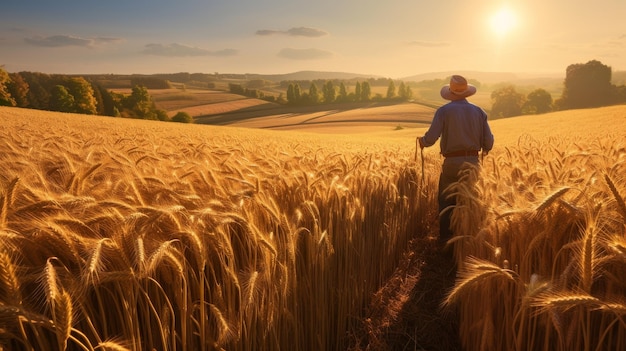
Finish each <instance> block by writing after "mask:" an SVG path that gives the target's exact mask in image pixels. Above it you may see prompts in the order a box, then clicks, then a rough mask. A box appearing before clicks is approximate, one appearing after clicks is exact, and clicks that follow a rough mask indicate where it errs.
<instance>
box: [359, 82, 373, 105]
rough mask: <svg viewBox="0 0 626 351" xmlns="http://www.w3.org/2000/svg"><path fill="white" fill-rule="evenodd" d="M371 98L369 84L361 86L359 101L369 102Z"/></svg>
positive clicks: (365, 83)
mask: <svg viewBox="0 0 626 351" xmlns="http://www.w3.org/2000/svg"><path fill="white" fill-rule="evenodd" d="M371 96H372V89H371V88H370V83H369V82H363V84H361V101H369V100H370V97H371Z"/></svg>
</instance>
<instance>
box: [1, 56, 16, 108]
mask: <svg viewBox="0 0 626 351" xmlns="http://www.w3.org/2000/svg"><path fill="white" fill-rule="evenodd" d="M10 82H11V77H9V73H7V71H5V70H4V67H2V66H0V106H15V105H16V102H15V99H14V98H13V97H12V96H11V94H10V93H9V89H8V88H7V85H8V84H9V83H10Z"/></svg>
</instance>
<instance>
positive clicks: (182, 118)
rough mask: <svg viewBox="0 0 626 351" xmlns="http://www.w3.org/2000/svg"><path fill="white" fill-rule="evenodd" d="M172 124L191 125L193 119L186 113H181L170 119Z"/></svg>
mask: <svg viewBox="0 0 626 351" xmlns="http://www.w3.org/2000/svg"><path fill="white" fill-rule="evenodd" d="M172 122H178V123H193V117H191V115H190V114H188V113H187V112H184V111H181V112H178V113H177V114H176V115H174V117H172Z"/></svg>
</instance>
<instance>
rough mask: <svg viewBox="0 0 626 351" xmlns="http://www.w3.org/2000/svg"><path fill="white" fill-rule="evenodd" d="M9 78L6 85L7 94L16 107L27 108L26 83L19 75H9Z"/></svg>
mask: <svg viewBox="0 0 626 351" xmlns="http://www.w3.org/2000/svg"><path fill="white" fill-rule="evenodd" d="M9 77H10V78H11V80H10V82H9V83H8V84H7V89H8V90H9V94H11V96H12V97H13V99H15V105H16V106H18V107H28V106H29V104H28V89H29V87H28V83H26V81H25V80H24V78H22V75H21V74H19V73H9Z"/></svg>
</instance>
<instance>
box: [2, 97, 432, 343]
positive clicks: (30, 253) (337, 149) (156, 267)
mask: <svg viewBox="0 0 626 351" xmlns="http://www.w3.org/2000/svg"><path fill="white" fill-rule="evenodd" d="M0 113H1V115H0V116H1V122H2V124H3V128H2V130H1V131H0V169H2V173H0V200H1V201H0V206H1V207H0V237H1V239H0V315H1V318H0V323H1V324H0V345H3V347H4V348H6V349H11V350H44V349H49V350H54V349H59V350H62V349H66V348H67V349H70V350H96V349H97V350H100V349H108V350H153V349H156V350H200V349H202V350H210V349H216V350H219V349H225V350H256V349H265V350H278V349H293V350H310V349H317V350H338V349H345V348H347V344H348V341H347V340H348V336H349V334H350V333H354V330H356V329H357V328H359V327H360V325H359V322H360V320H361V319H362V318H363V314H364V313H365V309H366V306H367V304H368V303H369V299H370V297H371V295H372V294H373V293H374V292H375V291H376V290H378V289H379V288H380V286H381V284H382V283H383V282H384V281H385V280H386V279H387V278H388V277H389V275H390V274H391V273H392V272H393V270H394V269H395V266H396V265H397V262H398V260H399V259H400V257H401V256H402V252H403V251H404V250H405V249H406V247H407V246H408V245H407V244H408V241H409V240H410V239H411V238H413V237H416V236H424V235H427V234H428V233H425V232H421V231H420V228H423V227H425V221H428V220H431V219H432V213H430V216H427V214H428V211H426V210H424V209H425V208H426V209H432V208H434V207H435V204H434V202H435V199H434V194H433V193H432V192H431V191H428V190H427V189H420V188H419V184H420V183H419V182H418V178H419V177H420V174H419V173H418V172H416V167H415V165H414V163H413V159H412V151H413V150H411V149H405V150H403V151H399V150H398V146H397V145H393V144H388V145H385V144H382V143H380V142H375V141H367V142H365V141H363V140H358V139H350V140H337V139H333V138H330V137H329V138H318V137H314V136H307V135H299V134H296V133H288V134H280V133H276V132H263V131H251V130H246V129H235V128H226V127H222V128H212V127H208V126H201V127H199V126H193V125H181V126H178V125H176V126H172V125H171V124H169V125H167V126H165V125H164V124H162V123H158V122H154V123H150V122H147V123H146V122H144V121H132V120H120V119H112V118H101V117H93V116H80V115H66V114H52V113H45V112H41V111H31V110H20V109H2V110H0ZM434 167H435V165H431V164H429V165H428V170H429V171H430V173H431V174H435V171H434V169H435V168H434ZM428 182H429V183H431V182H432V179H428ZM430 212H432V210H430ZM429 218H430V219H429Z"/></svg>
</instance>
